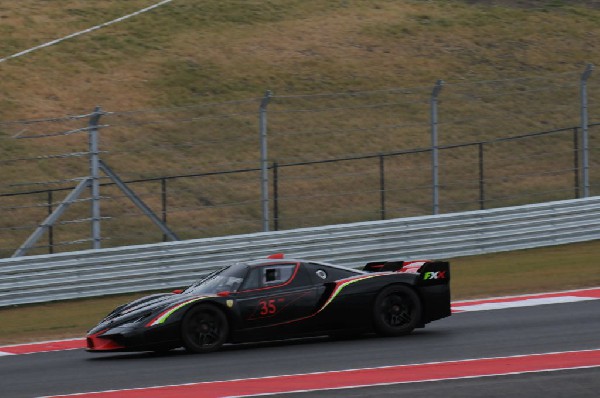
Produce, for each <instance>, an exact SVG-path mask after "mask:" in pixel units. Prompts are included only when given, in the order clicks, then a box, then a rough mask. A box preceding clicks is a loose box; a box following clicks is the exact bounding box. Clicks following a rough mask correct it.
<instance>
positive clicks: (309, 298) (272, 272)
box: [236, 263, 318, 333]
mask: <svg viewBox="0 0 600 398" xmlns="http://www.w3.org/2000/svg"><path fill="white" fill-rule="evenodd" d="M317 300H318V295H317V290H316V288H315V286H314V284H313V283H312V281H311V279H310V278H309V277H308V275H307V274H306V271H305V270H304V268H303V267H302V263H280V264H268V265H259V266H256V267H253V268H251V269H250V270H249V273H248V275H247V277H246V279H245V281H244V284H243V285H242V286H241V288H240V290H239V291H238V294H237V300H236V305H237V306H238V311H239V314H240V317H241V321H242V325H241V327H242V329H245V330H251V329H262V328H269V329H270V330H272V331H277V332H284V331H287V332H299V333H300V332H303V331H306V323H305V322H304V321H305V320H307V319H308V318H310V317H311V315H313V314H314V311H315V309H316V306H317Z"/></svg>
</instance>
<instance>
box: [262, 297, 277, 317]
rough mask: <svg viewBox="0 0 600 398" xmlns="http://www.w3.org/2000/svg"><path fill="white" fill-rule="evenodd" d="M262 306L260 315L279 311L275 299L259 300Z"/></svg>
mask: <svg viewBox="0 0 600 398" xmlns="http://www.w3.org/2000/svg"><path fill="white" fill-rule="evenodd" d="M258 305H259V306H260V315H262V316H265V315H273V314H274V313H276V312H277V306H276V305H275V300H260V301H259V302H258Z"/></svg>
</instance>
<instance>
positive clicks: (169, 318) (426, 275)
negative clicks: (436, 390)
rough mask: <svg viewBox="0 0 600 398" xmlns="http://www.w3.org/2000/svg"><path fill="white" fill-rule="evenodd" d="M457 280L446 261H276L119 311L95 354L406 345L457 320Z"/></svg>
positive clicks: (240, 267)
mask: <svg viewBox="0 0 600 398" xmlns="http://www.w3.org/2000/svg"><path fill="white" fill-rule="evenodd" d="M449 281H450V270H449V264H448V263H447V262H443V261H412V262H403V261H387V262H373V263H368V264H367V265H366V266H365V267H364V269H363V270H356V269H351V268H345V267H340V266H335V265H331V264H326V263H321V262H314V261H307V260H299V259H287V258H285V257H284V256H283V255H281V254H278V255H272V256H270V257H268V258H267V259H262V260H252V261H245V262H239V263H235V264H231V265H228V266H226V267H223V268H221V269H219V270H217V271H215V272H213V273H211V274H209V275H207V276H205V277H204V278H203V279H201V280H200V281H198V282H197V283H195V284H193V285H191V286H190V287H188V288H187V289H185V290H183V291H181V290H180V291H174V292H172V293H167V294H155V295H151V296H147V297H144V298H141V299H138V300H135V301H133V302H131V303H129V304H125V305H122V306H120V307H118V308H116V309H115V310H114V311H112V312H111V313H110V314H109V315H108V316H106V318H104V319H103V320H102V321H101V322H100V323H99V324H98V326H96V327H94V328H93V329H91V330H90V331H89V333H88V335H87V349H88V351H90V352H107V351H157V352H159V351H167V350H170V349H174V348H178V347H185V348H186V349H187V350H188V351H191V352H196V353H204V352H210V351H214V350H217V349H218V348H219V347H221V345H223V344H224V343H228V342H230V343H236V342H248V341H265V340H273V339H284V338H288V337H303V336H319V335H332V336H342V335H344V336H345V335H357V334H360V333H368V332H376V333H378V334H381V335H384V336H399V335H404V334H408V333H410V332H412V331H413V329H414V328H418V327H423V326H425V324H426V323H429V322H431V321H434V320H436V319H440V318H444V317H447V316H449V315H450V288H449Z"/></svg>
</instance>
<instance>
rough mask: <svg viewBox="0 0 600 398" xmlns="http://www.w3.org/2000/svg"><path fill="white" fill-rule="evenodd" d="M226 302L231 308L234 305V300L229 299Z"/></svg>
mask: <svg viewBox="0 0 600 398" xmlns="http://www.w3.org/2000/svg"><path fill="white" fill-rule="evenodd" d="M226 303H227V306H228V307H229V308H231V307H233V300H227V301H226Z"/></svg>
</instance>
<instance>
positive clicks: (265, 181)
mask: <svg viewBox="0 0 600 398" xmlns="http://www.w3.org/2000/svg"><path fill="white" fill-rule="evenodd" d="M271 96H272V93H271V91H269V90H267V91H266V92H265V95H264V97H263V99H262V100H261V101H260V108H259V111H258V115H259V119H258V128H259V130H260V179H261V184H260V195H261V203H262V229H263V231H264V232H268V231H269V165H268V164H267V106H268V105H269V101H270V100H271Z"/></svg>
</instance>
